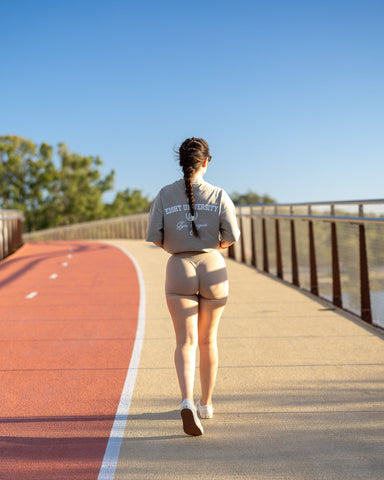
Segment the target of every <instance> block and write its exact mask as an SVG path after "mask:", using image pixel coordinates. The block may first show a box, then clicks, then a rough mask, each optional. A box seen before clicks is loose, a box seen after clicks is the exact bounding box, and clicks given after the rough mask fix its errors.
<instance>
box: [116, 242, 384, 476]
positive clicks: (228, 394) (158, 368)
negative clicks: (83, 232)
mask: <svg viewBox="0 0 384 480" xmlns="http://www.w3.org/2000/svg"><path fill="white" fill-rule="evenodd" d="M113 243H115V244H117V245H119V246H120V247H123V248H125V249H127V250H128V251H129V252H130V253H131V254H132V255H133V256H134V257H135V258H136V260H137V262H138V263H139V265H140V268H141V271H142V274H143V277H144V282H145V286H146V299H147V305H146V329H145V337H144V344H143V350H142V355H141V362H140V366H139V371H138V376H137V380H136V385H135V389H134V394H133V399H132V403H131V408H130V412H129V416H128V422H127V427H126V431H125V436H124V439H123V442H122V447H121V451H120V457H119V462H118V465H117V469H116V473H115V479H117V480H123V479H124V480H125V479H135V480H139V479H140V480H141V479H159V480H161V479H167V480H172V479H178V480H182V479H191V478H193V479H220V480H224V479H261V480H267V479H279V480H290V479H292V480H312V479H313V480H322V479H326V480H331V479H332V480H344V479H345V480H354V479H369V480H383V479H384V455H383V454H384V343H383V338H384V337H383V335H382V334H381V333H380V332H377V331H376V330H374V329H373V328H371V327H368V326H365V325H363V324H362V323H361V322H359V321H358V320H354V319H353V317H349V316H348V315H346V314H343V313H341V312H339V311H336V310H334V309H333V308H332V307H330V305H329V304H327V303H323V302H321V301H318V300H315V299H314V298H313V297H312V296H310V295H307V294H305V293H303V292H301V291H299V290H297V289H294V288H292V287H290V286H288V285H286V284H284V283H282V282H280V281H278V280H275V279H273V278H271V277H268V276H266V275H264V274H261V273H259V272H257V271H256V270H254V269H252V268H250V267H247V266H246V265H243V264H240V263H237V262H235V261H234V260H230V259H227V266H228V273H229V280H230V297H229V301H228V305H227V307H226V310H225V312H224V315H223V318H222V321H221V325H220V329H219V352H220V364H219V374H218V379H217V384H216V388H215V394H214V408H215V415H214V418H213V419H210V420H204V421H203V425H204V429H205V434H204V435H203V436H201V437H189V436H186V435H185V434H184V433H183V430H182V423H181V419H180V413H179V408H180V393H179V388H178V383H177V377H176V372H175V369H174V364H173V352H174V347H175V339H174V333H173V327H172V322H171V319H170V317H169V314H168V310H167V307H166V303H165V298H164V275H165V265H166V261H167V259H168V254H167V253H166V252H164V251H163V250H161V249H159V248H157V247H155V246H153V245H151V244H147V243H145V242H143V241H132V240H121V241H113ZM198 398H199V376H198V371H196V385H195V399H196V400H197V399H198Z"/></svg>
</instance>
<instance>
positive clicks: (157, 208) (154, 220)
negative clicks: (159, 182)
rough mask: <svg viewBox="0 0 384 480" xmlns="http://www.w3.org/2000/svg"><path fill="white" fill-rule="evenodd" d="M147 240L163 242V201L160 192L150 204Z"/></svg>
mask: <svg viewBox="0 0 384 480" xmlns="http://www.w3.org/2000/svg"><path fill="white" fill-rule="evenodd" d="M146 240H147V242H163V240H164V218H163V202H162V201H161V195H160V193H159V194H158V195H157V197H156V198H155V200H154V201H153V203H152V205H151V209H150V211H149V217H148V226H147V238H146Z"/></svg>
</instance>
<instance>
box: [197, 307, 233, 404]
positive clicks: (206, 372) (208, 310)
mask: <svg viewBox="0 0 384 480" xmlns="http://www.w3.org/2000/svg"><path fill="white" fill-rule="evenodd" d="M226 303H227V297H225V298H222V299H212V300H209V299H206V298H202V297H201V298H200V304H199V323H198V332H199V350H200V383H201V405H211V404H212V392H213V388H214V386H215V382H216V376H217V368H218V360H219V356H218V350H217V329H218V326H219V322H220V318H221V315H222V313H223V310H224V307H225V304H226Z"/></svg>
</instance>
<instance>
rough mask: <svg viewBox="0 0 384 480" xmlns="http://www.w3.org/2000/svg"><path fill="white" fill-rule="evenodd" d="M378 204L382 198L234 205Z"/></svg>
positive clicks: (382, 200) (241, 206) (383, 202)
mask: <svg viewBox="0 0 384 480" xmlns="http://www.w3.org/2000/svg"><path fill="white" fill-rule="evenodd" d="M365 204H367V205H380V204H384V199H383V198H379V199H368V200H335V201H329V202H298V203H253V204H245V205H236V206H237V207H240V208H243V207H305V206H315V205H317V206H321V205H329V206H332V205H365Z"/></svg>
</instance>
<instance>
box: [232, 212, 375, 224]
mask: <svg viewBox="0 0 384 480" xmlns="http://www.w3.org/2000/svg"><path fill="white" fill-rule="evenodd" d="M240 216H242V217H260V218H282V219H287V220H291V219H292V220H320V221H323V222H335V221H337V222H345V223H357V224H362V223H383V222H384V217H340V216H333V215H297V214H292V215H287V214H283V213H240Z"/></svg>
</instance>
